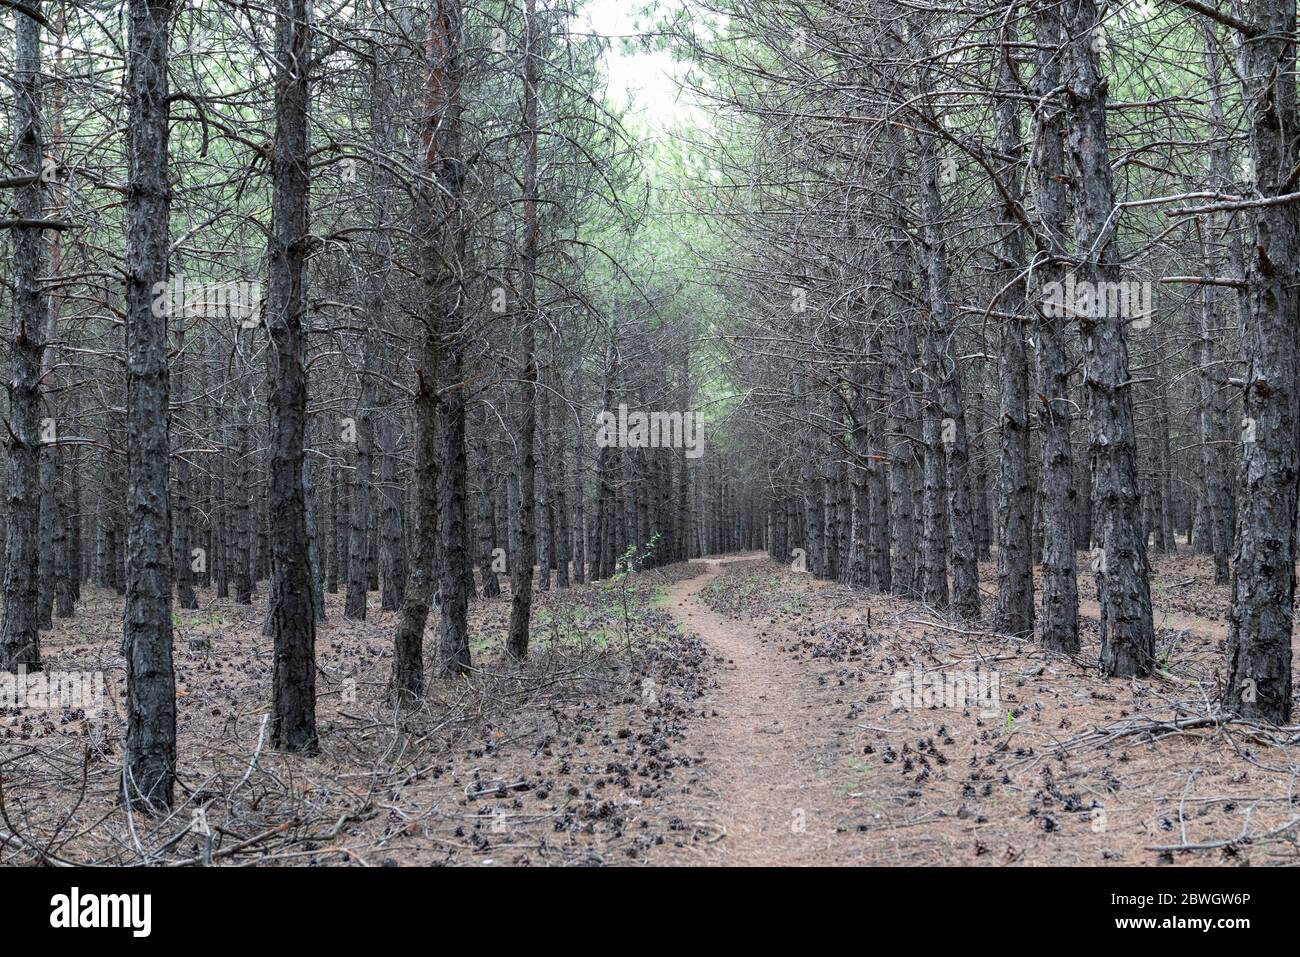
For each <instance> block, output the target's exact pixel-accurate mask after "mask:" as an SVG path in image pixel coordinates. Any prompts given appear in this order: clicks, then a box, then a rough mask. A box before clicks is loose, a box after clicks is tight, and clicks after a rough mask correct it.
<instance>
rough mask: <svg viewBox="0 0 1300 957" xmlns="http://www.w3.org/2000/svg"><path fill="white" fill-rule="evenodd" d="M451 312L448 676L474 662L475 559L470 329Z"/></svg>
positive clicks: (441, 488)
mask: <svg viewBox="0 0 1300 957" xmlns="http://www.w3.org/2000/svg"><path fill="white" fill-rule="evenodd" d="M458 315H459V314H458V313H457V314H454V315H452V316H447V317H445V319H444V321H445V323H446V328H445V329H444V330H443V332H444V334H443V340H442V341H443V343H444V345H443V354H442V359H443V367H442V368H443V372H442V376H441V380H442V381H443V382H445V383H447V384H448V385H447V388H444V389H443V390H442V392H441V394H440V395H439V397H438V418H439V422H438V426H439V429H440V431H441V433H442V435H441V439H442V448H441V454H442V461H441V463H440V465H441V467H440V469H439V473H438V516H439V517H438V541H439V545H440V548H439V561H438V596H439V597H438V608H439V611H440V612H441V621H440V627H439V639H438V645H439V647H438V662H439V670H440V672H441V673H442V674H443V675H445V676H449V677H450V676H455V675H460V674H466V673H468V671H469V667H470V654H469V623H468V619H467V617H466V616H467V614H468V608H469V595H468V592H467V590H466V588H465V568H466V566H467V565H468V564H469V535H470V530H469V527H468V525H467V524H466V521H465V514H466V508H467V506H466V496H467V495H468V485H469V481H468V476H467V474H466V473H467V471H468V463H467V461H466V456H465V388H464V386H463V385H462V383H463V381H464V378H465V370H464V339H463V336H464V330H463V329H461V328H460V327H459V325H458V324H456V325H453V320H455V318H456V316H458Z"/></svg>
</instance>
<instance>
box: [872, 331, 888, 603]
mask: <svg viewBox="0 0 1300 957" xmlns="http://www.w3.org/2000/svg"><path fill="white" fill-rule="evenodd" d="M868 351H869V353H870V356H871V358H872V361H873V370H874V371H873V372H872V393H873V394H874V396H875V398H873V399H871V401H870V402H869V404H868V423H867V425H868V430H869V436H870V441H871V445H870V449H871V454H870V457H869V459H868V460H867V499H868V502H867V521H868V522H869V523H870V532H869V543H870V544H869V547H868V555H869V560H870V569H871V576H870V584H871V588H872V590H873V591H877V592H889V591H892V590H893V587H894V580H893V562H892V558H891V555H890V532H889V529H890V520H889V516H890V507H891V504H892V503H891V501H890V496H889V477H888V475H887V474H886V473H887V471H888V470H887V468H886V464H885V457H886V452H885V435H884V429H885V424H886V418H885V413H884V410H883V409H882V408H881V406H882V404H883V401H884V399H883V397H884V395H885V389H886V385H887V380H888V377H889V367H888V365H887V364H886V362H885V356H884V338H883V335H882V333H880V332H876V333H875V334H874V335H872V337H871V340H870V342H869V345H868Z"/></svg>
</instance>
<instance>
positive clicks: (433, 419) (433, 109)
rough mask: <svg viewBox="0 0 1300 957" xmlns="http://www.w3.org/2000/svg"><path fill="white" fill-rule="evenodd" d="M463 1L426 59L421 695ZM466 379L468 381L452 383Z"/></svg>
mask: <svg viewBox="0 0 1300 957" xmlns="http://www.w3.org/2000/svg"><path fill="white" fill-rule="evenodd" d="M462 39H463V37H462V33H461V6H460V2H459V0H435V3H434V5H433V8H432V9H431V10H430V14H429V42H428V48H427V57H426V64H425V89H424V107H425V115H424V126H423V130H422V137H423V146H424V164H425V170H426V172H427V174H428V176H429V177H430V178H431V180H432V182H433V184H435V185H433V186H426V187H425V188H424V189H423V190H421V192H420V194H419V199H418V203H419V205H418V207H417V213H418V217H419V219H418V222H419V227H420V233H421V235H420V240H421V244H422V245H421V263H420V272H421V280H422V282H423V284H424V302H425V303H426V304H427V310H428V311H427V312H426V313H425V315H424V316H423V317H422V318H423V322H422V325H423V329H422V330H421V336H420V361H419V365H418V367H417V369H416V391H415V456H416V458H415V507H414V515H415V534H414V536H413V537H414V545H415V547H414V554H413V555H412V560H411V571H410V578H409V580H408V581H407V583H406V594H405V596H404V597H403V599H402V610H401V613H400V614H399V615H398V621H397V629H396V631H395V633H394V635H393V677H392V685H391V691H392V694H393V696H394V697H396V698H398V699H399V700H407V701H410V700H413V699H416V698H418V697H419V696H420V695H421V694H422V693H423V691H424V664H423V647H424V626H425V623H426V622H427V621H428V618H429V606H430V604H431V603H432V602H433V592H434V589H435V587H436V586H437V584H438V560H437V555H438V487H439V478H438V471H439V470H438V457H439V451H440V450H439V442H438V439H439V430H438V412H439V397H438V385H437V381H438V376H439V375H440V374H441V373H442V371H443V365H444V362H443V357H442V342H443V334H444V332H446V331H447V330H449V329H455V330H459V329H460V328H461V326H462V325H463V314H462V313H461V312H460V309H461V302H462V300H463V298H464V289H463V287H462V285H461V276H462V273H461V264H462V262H463V260H464V254H465V218H464V217H465V211H464V205H463V197H464V183H465V171H464V168H463V165H462V161H461V138H460V136H461V133H460V109H461V106H460V104H461V99H460V97H461V92H460V91H461V81H462V76H461V43H462ZM451 385H454V386H459V385H460V383H459V382H456V383H451Z"/></svg>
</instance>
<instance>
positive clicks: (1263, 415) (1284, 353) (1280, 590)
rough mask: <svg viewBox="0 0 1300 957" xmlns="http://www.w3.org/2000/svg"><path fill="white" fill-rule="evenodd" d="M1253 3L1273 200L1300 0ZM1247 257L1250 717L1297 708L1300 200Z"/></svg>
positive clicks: (1263, 168) (1250, 62)
mask: <svg viewBox="0 0 1300 957" xmlns="http://www.w3.org/2000/svg"><path fill="white" fill-rule="evenodd" d="M1249 10H1250V11H1251V12H1252V14H1253V15H1254V17H1255V21H1256V27H1257V29H1258V30H1259V33H1258V34H1257V35H1256V36H1252V37H1248V38H1246V42H1245V58H1244V59H1245V64H1244V66H1245V69H1244V74H1245V77H1244V83H1245V86H1246V95H1245V96H1244V100H1245V102H1246V104H1247V109H1248V110H1249V116H1250V159H1251V163H1252V165H1253V168H1254V174H1255V175H1254V180H1255V182H1254V184H1253V185H1254V187H1255V190H1256V192H1257V194H1258V195H1259V196H1260V197H1262V198H1264V199H1267V198H1269V197H1272V196H1277V195H1279V194H1284V193H1288V192H1291V191H1292V190H1294V188H1295V187H1294V182H1293V181H1294V178H1295V173H1294V170H1295V165H1296V160H1297V155H1296V137H1297V135H1300V122H1298V118H1297V115H1296V88H1295V70H1296V50H1295V22H1296V4H1295V0H1260V2H1257V3H1254V4H1251V5H1250V7H1249ZM1251 251H1252V252H1251V255H1250V257H1249V259H1248V261H1247V263H1246V283H1247V290H1248V293H1249V296H1250V309H1249V312H1248V315H1247V319H1246V329H1245V336H1244V339H1245V345H1246V375H1245V389H1244V403H1245V407H1244V409H1243V416H1244V419H1243V422H1244V424H1243V429H1242V431H1243V436H1242V438H1243V439H1244V440H1245V441H1244V442H1243V445H1244V450H1243V456H1242V464H1241V473H1240V494H1239V496H1238V505H1237V545H1236V552H1235V555H1234V559H1233V567H1232V608H1231V610H1230V613H1229V616H1228V684H1227V689H1226V704H1227V707H1228V708H1229V709H1231V710H1232V711H1233V712H1235V713H1237V714H1239V715H1241V716H1242V717H1245V718H1251V719H1256V720H1261V721H1271V722H1274V723H1276V724H1285V723H1286V722H1288V721H1289V720H1290V719H1291V691H1292V687H1291V681H1292V679H1291V625H1292V616H1293V613H1294V606H1295V584H1296V576H1295V542H1296V533H1295V524H1296V522H1295V519H1296V469H1297V464H1298V463H1297V448H1296V440H1297V428H1300V422H1297V407H1296V406H1297V383H1296V378H1297V376H1298V375H1300V355H1298V354H1297V350H1298V349H1300V315H1298V312H1300V286H1297V282H1296V264H1297V263H1298V262H1300V206H1297V205H1296V203H1295V202H1294V201H1292V202H1289V203H1279V204H1276V205H1267V206H1263V207H1261V208H1260V209H1259V210H1257V211H1256V212H1255V224H1254V242H1253V243H1252V244H1251Z"/></svg>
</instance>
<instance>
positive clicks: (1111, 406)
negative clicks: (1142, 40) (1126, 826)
mask: <svg viewBox="0 0 1300 957" xmlns="http://www.w3.org/2000/svg"><path fill="white" fill-rule="evenodd" d="M1064 12H1065V17H1066V22H1065V32H1066V34H1067V36H1068V37H1069V38H1070V39H1069V44H1068V46H1069V57H1068V63H1069V73H1068V75H1067V77H1066V79H1065V87H1066V92H1065V101H1066V112H1067V115H1068V119H1069V122H1068V123H1067V124H1066V129H1067V136H1066V149H1067V152H1068V154H1069V156H1070V158H1071V160H1072V163H1073V166H1074V169H1075V172H1076V179H1075V186H1076V204H1075V221H1076V228H1077V233H1078V234H1077V240H1078V243H1077V248H1078V253H1079V259H1080V261H1081V263H1082V265H1083V267H1084V273H1085V276H1084V278H1085V279H1086V280H1087V281H1090V282H1091V283H1093V288H1094V289H1097V288H1102V287H1101V286H1100V285H1099V284H1103V283H1104V284H1108V285H1110V287H1111V288H1114V286H1113V284H1115V283H1117V282H1118V281H1119V279H1120V254H1119V249H1118V246H1117V243H1116V231H1117V227H1116V212H1115V193H1114V189H1113V187H1112V184H1111V168H1110V156H1109V150H1108V148H1107V139H1106V95H1107V84H1106V81H1105V80H1104V79H1103V78H1102V75H1101V69H1100V65H1099V58H1098V54H1097V50H1096V49H1095V48H1094V46H1095V45H1094V43H1093V38H1094V37H1095V36H1096V31H1097V29H1098V27H1099V23H1098V16H1097V7H1096V4H1095V3H1094V2H1093V0H1067V2H1066V3H1065V5H1064ZM1098 305H1099V306H1100V308H1093V309H1085V310H1084V312H1087V313H1092V315H1084V316H1081V317H1079V322H1080V325H1081V326H1082V332H1083V354H1084V372H1085V376H1086V380H1087V390H1088V403H1087V404H1088V410H1089V427H1090V440H1091V448H1092V454H1093V486H1094V489H1095V494H1096V501H1097V505H1098V507H1099V509H1100V515H1099V516H1098V518H1099V527H1100V529H1101V543H1102V549H1103V556H1104V558H1103V560H1102V561H1101V562H1099V563H1098V566H1097V567H1098V581H1099V587H1100V591H1101V606H1102V614H1101V618H1102V622H1101V632H1102V646H1101V666H1102V671H1103V672H1104V673H1105V674H1107V675H1116V676H1121V677H1127V676H1132V675H1145V674H1149V673H1150V671H1151V669H1152V668H1153V667H1154V666H1155V631H1154V629H1153V627H1152V621H1151V586H1150V582H1149V580H1148V566H1147V554H1146V541H1145V535H1144V532H1143V528H1142V512H1141V506H1142V502H1141V496H1140V494H1139V488H1138V475H1137V435H1136V430H1135V428H1134V424H1133V398H1132V386H1131V384H1130V379H1131V377H1130V375H1129V362H1128V345H1127V343H1126V342H1125V338H1124V322H1125V318H1126V317H1125V316H1123V315H1120V314H1119V312H1120V310H1117V309H1111V308H1107V303H1105V302H1100V303H1098ZM1292 505H1294V501H1293V502H1292ZM1292 513H1293V514H1294V509H1293V510H1292Z"/></svg>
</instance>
